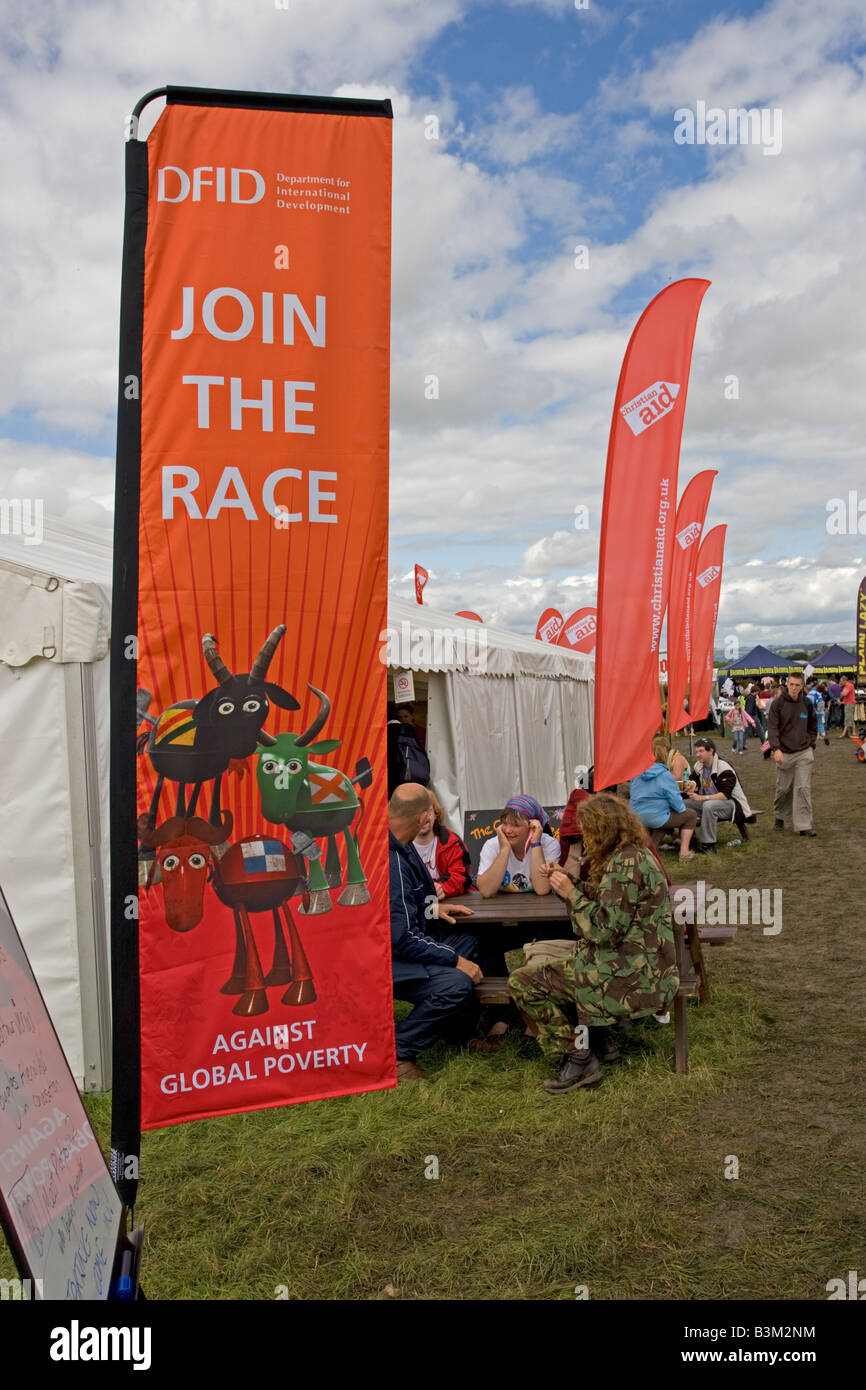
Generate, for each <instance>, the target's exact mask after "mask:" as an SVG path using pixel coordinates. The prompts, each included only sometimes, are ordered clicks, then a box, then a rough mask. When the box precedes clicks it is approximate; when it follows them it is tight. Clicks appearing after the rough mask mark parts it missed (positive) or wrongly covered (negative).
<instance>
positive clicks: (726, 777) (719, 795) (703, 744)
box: [686, 738, 755, 854]
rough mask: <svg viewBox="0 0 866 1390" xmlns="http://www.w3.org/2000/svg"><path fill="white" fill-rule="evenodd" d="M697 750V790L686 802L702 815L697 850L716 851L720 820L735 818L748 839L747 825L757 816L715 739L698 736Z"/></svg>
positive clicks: (744, 836)
mask: <svg viewBox="0 0 866 1390" xmlns="http://www.w3.org/2000/svg"><path fill="white" fill-rule="evenodd" d="M695 752H696V753H697V755H698V760H697V762H696V763H695V774H696V780H697V784H698V790H697V792H695V793H692V794H690V795H688V796H686V802H687V804H688V805H689V806H690V807H691V808H692V809H693V810H694V811H696V812H697V813H698V815H699V816H700V818H701V837H700V840H699V841H698V842H697V845H696V848H697V850H698V852H699V853H711V854H715V852H716V839H717V836H718V825H719V821H720V820H732V821H734V823H735V824H736V826H737V829H738V830H739V832H740V834H741V836H742V838H743V839H744V840H748V838H749V832H748V831H747V829H746V824H747V823H748V824H750V825H751V824H752V823H753V822H754V820H755V816H754V813H753V811H752V808H751V806H750V805H749V803H748V801H747V800H746V793H745V792H744V791H743V788H742V787H741V785H740V779H739V777H738V776H737V774H736V773H735V772H734V769H733V768H732V767H731V764H730V763H726V762H725V761H724V759H722V758H720V757H719V755H718V753H717V752H716V745H715V744H714V743H713V740H712V739H711V738H699V739H697V740H696V742H695Z"/></svg>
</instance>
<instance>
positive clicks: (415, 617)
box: [0, 521, 595, 680]
mask: <svg viewBox="0 0 866 1390" xmlns="http://www.w3.org/2000/svg"><path fill="white" fill-rule="evenodd" d="M0 557H3V558H5V559H9V560H11V561H13V563H16V564H18V565H22V566H24V567H26V569H28V570H30V569H34V570H39V571H41V572H43V573H46V574H56V575H57V576H58V577H60V578H63V579H74V580H85V581H90V582H91V583H93V582H95V583H96V584H98V585H99V586H101V587H102V588H104V590H105V591H106V593H108V592H110V588H111V577H112V535H111V530H110V529H109V528H107V527H106V528H102V527H99V528H98V527H93V526H91V527H85V526H70V525H68V524H66V523H65V522H64V523H56V522H55V523H51V522H48V521H46V523H45V528H44V538H43V540H42V542H41V543H40V544H39V545H37V546H28V545H25V544H24V542H23V540H22V539H21V538H20V537H17V536H2V535H0ZM388 625H389V629H390V631H391V633H392V635H393V638H392V642H391V643H390V644H389V646H390V648H391V650H390V651H389V656H392V655H393V657H394V658H395V659H394V660H389V665H391V666H392V667H397V668H400V669H403V670H411V671H468V672H473V671H477V672H478V673H479V674H482V673H483V674H486V675H494V676H511V675H538V676H551V677H568V678H570V679H572V680H592V679H593V676H594V673H595V657H594V656H582V655H580V654H578V653H577V652H572V651H569V649H568V648H567V647H554V646H551V645H550V643H549V642H538V641H536V639H535V638H534V637H524V636H522V635H521V634H519V633H516V632H509V631H508V629H507V628H502V627H492V626H491V625H490V624H489V623H484V624H480V623H476V622H473V621H472V620H471V619H469V618H458V617H456V615H455V614H453V613H443V612H441V611H439V610H437V609H435V608H429V607H428V606H427V605H426V604H425V605H424V606H423V607H422V606H421V605H420V604H417V603H414V602H410V601H409V600H407V599H401V598H393V597H389V599H388ZM407 625H408V626H407ZM464 633H465V634H467V636H468V638H469V641H466V640H465V639H464V638H463V634H464ZM437 634H438V636H437ZM448 634H450V635H451V638H450V640H449V638H448ZM479 640H483V642H484V643H485V644H486V650H484V649H482V650H481V651H479V647H478V643H479ZM482 661H483V665H482Z"/></svg>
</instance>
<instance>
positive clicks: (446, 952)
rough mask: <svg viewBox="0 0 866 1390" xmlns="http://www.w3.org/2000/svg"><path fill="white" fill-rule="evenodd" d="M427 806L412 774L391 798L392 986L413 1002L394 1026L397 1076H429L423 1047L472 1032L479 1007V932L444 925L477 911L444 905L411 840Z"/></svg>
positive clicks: (425, 795) (425, 793) (405, 1078)
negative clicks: (418, 1061) (411, 779)
mask: <svg viewBox="0 0 866 1390" xmlns="http://www.w3.org/2000/svg"><path fill="white" fill-rule="evenodd" d="M429 806H430V793H429V792H428V791H427V788H426V787H422V786H421V785H420V784H418V783H414V782H406V783H404V784H403V785H402V786H400V787H398V788H397V790H396V791H395V792H394V794H393V796H392V797H391V800H390V801H389V802H388V830H389V834H388V867H389V873H390V881H391V968H392V973H393V977H394V994H395V996H396V998H397V999H408V1000H409V1001H410V1002H411V1003H413V1004H414V1005H415V1007H414V1009H413V1010H412V1012H411V1014H410V1015H409V1017H408V1018H404V1019H401V1020H400V1022H399V1023H398V1024H397V1026H396V1030H395V1031H396V1041H397V1080H398V1081H421V1080H423V1079H424V1073H423V1071H421V1068H420V1067H418V1066H417V1065H416V1062H415V1059H416V1057H417V1056H418V1054H419V1053H421V1052H423V1051H424V1049H425V1048H428V1047H432V1046H433V1044H434V1043H435V1042H437V1041H438V1039H439V1038H443V1037H461V1038H463V1037H468V1035H469V1034H470V1033H472V1032H473V1030H474V1027H475V1023H476V1021H477V1019H478V1013H479V1005H478V1003H477V1001H476V999H475V994H474V986H475V985H476V984H477V982H478V981H479V980H480V979H481V978H482V975H481V970H480V969H479V967H478V966H477V965H476V963H475V961H476V959H477V956H478V937H477V936H475V935H474V934H473V933H470V932H457V931H450V932H449V931H442V930H441V928H440V927H439V925H438V923H439V922H443V921H444V922H447V923H449V925H450V926H452V927H453V926H454V925H455V918H456V917H458V916H460V917H471V916H472V911H471V909H470V908H468V907H461V906H459V905H455V906H454V907H453V908H452V909H451V910H450V911H448V910H446V908H445V907H444V905H442V904H441V903H440V902H439V900H438V899H437V897H436V892H435V889H434V887H433V880H432V879H431V878H430V875H429V874H428V873H427V870H426V869H425V867H424V865H423V864H422V863H421V860H420V859H419V858H418V855H417V853H416V852H415V850H414V849H413V847H412V843H411V841H412V840H413V839H414V837H415V835H417V833H418V827H419V824H420V821H421V817H422V815H423V814H424V812H425V811H427V809H428V808H429Z"/></svg>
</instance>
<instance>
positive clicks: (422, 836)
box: [412, 792, 472, 898]
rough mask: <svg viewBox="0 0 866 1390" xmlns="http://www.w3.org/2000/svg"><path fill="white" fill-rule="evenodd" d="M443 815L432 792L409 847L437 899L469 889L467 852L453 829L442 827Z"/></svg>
mask: <svg viewBox="0 0 866 1390" xmlns="http://www.w3.org/2000/svg"><path fill="white" fill-rule="evenodd" d="M444 817H445V812H444V811H443V809H442V807H441V805H440V803H439V802H438V801H437V799H436V797H435V796H434V795H433V793H432V792H431V793H430V805H429V807H428V808H427V810H426V811H425V812H424V814H423V815H422V817H421V828H420V830H419V831H418V834H417V835H416V836H415V839H414V840H413V841H412V844H413V845H414V846H415V849H416V850H417V851H418V854H419V857H420V858H421V859H422V861H423V863H424V866H425V868H426V869H427V872H428V874H429V875H430V877H431V878H432V880H433V886H434V888H435V889H436V896H437V898H454V897H456V896H457V895H458V893H468V892H469V891H470V890H471V888H472V870H471V868H470V864H469V851H468V849H467V848H466V846H465V845H464V843H463V841H462V840H461V839H460V836H459V835H455V833H454V831H453V830H449V829H448V827H447V825H444V824H443V821H444Z"/></svg>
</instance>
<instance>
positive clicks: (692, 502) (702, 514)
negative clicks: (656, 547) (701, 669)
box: [667, 468, 716, 734]
mask: <svg viewBox="0 0 866 1390" xmlns="http://www.w3.org/2000/svg"><path fill="white" fill-rule="evenodd" d="M715 476H716V470H715V469H713V468H708V469H707V470H706V472H704V473H697V474H696V475H695V477H694V478H692V480H691V482H690V483H689V484H688V485H687V486H686V488H685V489H684V491H683V495H682V497H681V499H680V505H679V507H678V508H677V520H676V525H675V526H674V540H675V544H674V548H673V550H674V558H673V564H672V565H671V592H670V601H669V603H668V670H667V676H668V728H669V729H670V731H671V733H672V734H675V733H676V732H677V730H678V729H684V728H685V726H686V725H687V724H689V723H691V715H689V714H686V712H685V710H684V709H683V702H684V701H685V698H686V688H687V686H688V683H689V667H690V665H691V660H692V606H693V604H694V592H695V569H696V568H697V562H698V551H699V550H700V545H699V542H700V538H701V532H702V531H703V529H704V521H705V519H706V515H707V507H708V506H709V504H710V492H711V491H712V486H713V479H714V478H715Z"/></svg>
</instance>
